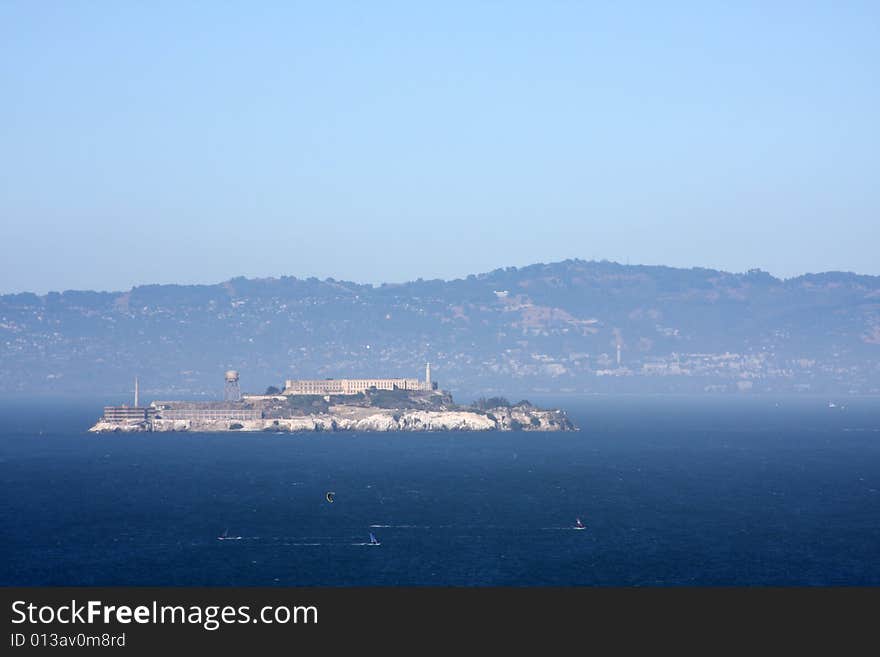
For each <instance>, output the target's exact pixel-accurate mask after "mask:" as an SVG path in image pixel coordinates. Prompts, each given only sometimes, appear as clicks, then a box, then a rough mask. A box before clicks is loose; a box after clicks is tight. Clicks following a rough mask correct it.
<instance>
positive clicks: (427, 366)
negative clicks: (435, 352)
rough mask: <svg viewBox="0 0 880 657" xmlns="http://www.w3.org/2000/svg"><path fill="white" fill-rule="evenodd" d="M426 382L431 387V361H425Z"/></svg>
mask: <svg viewBox="0 0 880 657" xmlns="http://www.w3.org/2000/svg"><path fill="white" fill-rule="evenodd" d="M425 384H426V385H427V386H428V387H429V388H430V387H431V363H425Z"/></svg>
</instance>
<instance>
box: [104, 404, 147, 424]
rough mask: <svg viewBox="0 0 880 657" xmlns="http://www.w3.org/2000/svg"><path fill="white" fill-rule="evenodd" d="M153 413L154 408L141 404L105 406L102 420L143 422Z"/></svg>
mask: <svg viewBox="0 0 880 657" xmlns="http://www.w3.org/2000/svg"><path fill="white" fill-rule="evenodd" d="M154 415H155V409H153V408H149V407H142V406H105V407H104V420H105V421H107V422H143V421H145V420H149V419H151V418H152V417H153V416H154Z"/></svg>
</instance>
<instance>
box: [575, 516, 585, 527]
mask: <svg viewBox="0 0 880 657" xmlns="http://www.w3.org/2000/svg"><path fill="white" fill-rule="evenodd" d="M572 529H586V526H585V525H584V523H582V522H581V519H580V518H575V519H574V527H572Z"/></svg>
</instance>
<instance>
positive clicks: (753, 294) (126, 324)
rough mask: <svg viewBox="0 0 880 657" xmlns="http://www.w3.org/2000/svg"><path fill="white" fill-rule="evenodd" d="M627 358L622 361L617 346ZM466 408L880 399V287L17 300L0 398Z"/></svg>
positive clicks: (287, 292)
mask: <svg viewBox="0 0 880 657" xmlns="http://www.w3.org/2000/svg"><path fill="white" fill-rule="evenodd" d="M618 345H620V364H619V365H618V362H617V347H618ZM425 361H431V363H432V368H433V370H434V372H435V375H436V378H437V380H438V381H440V385H441V386H442V387H443V388H444V389H450V390H453V391H455V392H456V394H457V395H458V396H461V397H467V396H468V395H474V396H476V395H480V394H486V395H490V394H495V393H500V394H509V395H518V394H520V393H523V394H526V393H529V392H547V393H568V392H584V391H587V392H589V391H611V390H620V391H622V390H625V391H706V390H708V391H741V392H762V391H764V392H767V391H774V392H794V391H807V392H823V393H824V392H829V393H830V392H834V393H847V392H853V393H867V394H875V393H880V277H876V276H861V275H856V274H851V273H842V272H828V273H822V274H809V275H805V276H800V277H797V278H793V279H787V280H781V279H777V278H774V277H772V276H770V275H769V274H767V273H765V272H761V271H757V270H753V271H750V272H747V273H744V274H733V273H727V272H721V271H716V270H712V269H675V268H671V267H660V266H626V265H620V264H616V263H611V262H586V261H582V260H567V261H564V262H558V263H552V264H536V265H531V266H528V267H522V268H514V267H510V268H506V269H498V270H495V271H492V272H488V273H485V274H479V275H473V276H468V277H467V278H464V279H457V280H452V281H442V280H427V281H426V280H417V281H413V282H409V283H405V284H395V285H381V286H376V287H374V286H371V285H363V284H357V283H351V282H345V281H336V280H333V279H327V280H323V281H320V280H317V279H314V278H310V279H305V280H303V279H297V278H293V277H282V278H278V279H244V278H236V279H232V280H230V281H227V282H224V283H218V284H216V285H148V286H142V287H136V288H134V289H131V290H129V291H125V292H84V291H67V292H63V293H55V292H53V293H49V294H48V295H44V296H38V295H35V294H14V295H5V296H0V392H5V393H10V392H21V393H39V392H74V391H75V392H96V393H119V394H122V393H124V392H125V391H127V390H128V389H129V388H130V387H131V378H132V377H133V376H134V375H135V374H138V375H139V376H140V378H141V381H142V390H143V391H144V393H145V394H151V393H153V394H156V395H159V394H162V395H163V396H167V395H173V396H178V395H188V396H205V397H217V396H218V395H219V394H221V391H222V373H223V371H224V370H226V369H229V368H232V369H237V370H239V371H240V372H241V374H242V387H243V389H246V390H249V391H252V392H261V391H262V390H263V389H264V388H265V387H266V386H268V385H270V384H274V385H278V384H280V383H281V382H282V381H283V380H284V379H285V378H323V377H343V376H360V375H370V374H382V375H383V376H404V375H406V376H417V375H418V374H419V373H420V372H421V371H422V369H423V366H424V362H425Z"/></svg>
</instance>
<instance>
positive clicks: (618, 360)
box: [617, 342, 620, 367]
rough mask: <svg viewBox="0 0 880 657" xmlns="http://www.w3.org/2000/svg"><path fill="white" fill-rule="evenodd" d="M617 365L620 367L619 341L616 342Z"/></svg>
mask: <svg viewBox="0 0 880 657" xmlns="http://www.w3.org/2000/svg"><path fill="white" fill-rule="evenodd" d="M617 366H618V367H620V343H619V342H618V343H617Z"/></svg>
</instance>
